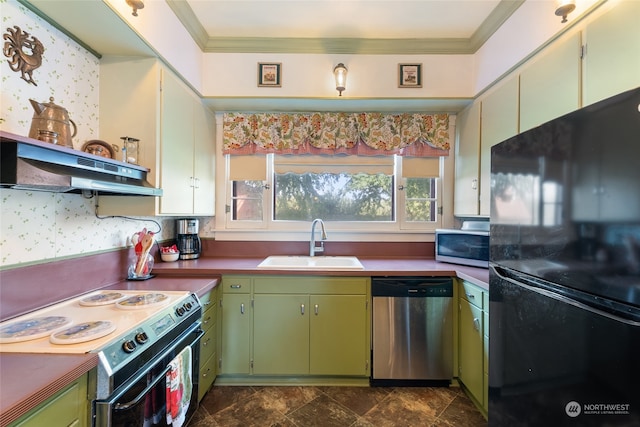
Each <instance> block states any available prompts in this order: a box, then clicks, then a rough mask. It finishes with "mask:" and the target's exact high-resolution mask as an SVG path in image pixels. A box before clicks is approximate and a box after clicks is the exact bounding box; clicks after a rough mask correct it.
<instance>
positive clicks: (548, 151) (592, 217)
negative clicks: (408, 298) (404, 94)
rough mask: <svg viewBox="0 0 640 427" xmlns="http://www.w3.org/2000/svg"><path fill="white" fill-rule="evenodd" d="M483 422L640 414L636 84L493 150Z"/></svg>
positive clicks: (594, 419)
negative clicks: (486, 393)
mask: <svg viewBox="0 0 640 427" xmlns="http://www.w3.org/2000/svg"><path fill="white" fill-rule="evenodd" d="M490 227H491V237H490V267H489V278H490V279H489V282H490V284H489V319H490V320H489V340H490V341H489V425H490V426H509V427H514V426H554V427H555V426H598V427H604V426H640V88H637V89H634V90H631V91H627V92H624V93H621V94H619V95H617V96H614V97H612V98H609V99H606V100H604V101H601V102H598V103H596V104H593V105H590V106H587V107H585V108H582V109H580V110H577V111H575V112H572V113H570V114H567V115H565V116H562V117H559V118H557V119H555V120H552V121H550V122H548V123H545V124H543V125H541V126H538V127H536V128H534V129H531V130H528V131H526V132H523V133H521V134H519V135H517V136H515V137H513V138H510V139H508V140H506V141H504V142H502V143H500V144H497V145H496V146H494V147H492V150H491V222H490Z"/></svg>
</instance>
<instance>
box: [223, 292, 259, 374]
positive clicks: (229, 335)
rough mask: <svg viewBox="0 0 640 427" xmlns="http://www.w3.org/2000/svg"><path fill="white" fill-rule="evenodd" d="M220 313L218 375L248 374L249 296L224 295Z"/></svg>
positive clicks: (249, 358) (249, 354)
mask: <svg viewBox="0 0 640 427" xmlns="http://www.w3.org/2000/svg"><path fill="white" fill-rule="evenodd" d="M220 313H221V321H222V337H221V347H220V348H221V350H220V360H221V363H220V373H221V374H249V373H250V372H251V317H252V316H251V315H252V310H251V296H250V295H249V294H227V293H224V294H223V296H222V303H221V307H220Z"/></svg>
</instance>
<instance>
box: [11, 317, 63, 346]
mask: <svg viewBox="0 0 640 427" xmlns="http://www.w3.org/2000/svg"><path fill="white" fill-rule="evenodd" d="M70 324H71V319H70V318H69V317H66V316H44V317H34V318H33V319H25V320H21V321H19V322H14V323H10V324H8V325H5V326H2V327H1V328H0V343H14V342H22V341H30V340H35V339H38V338H43V337H46V336H47V335H50V334H51V333H52V332H55V331H57V330H60V329H62V328H65V327H67V326H69V325H70Z"/></svg>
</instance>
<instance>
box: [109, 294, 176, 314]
mask: <svg viewBox="0 0 640 427" xmlns="http://www.w3.org/2000/svg"><path fill="white" fill-rule="evenodd" d="M167 302H169V297H168V296H167V295H165V294H158V293H150V294H139V295H134V296H132V297H129V298H127V299H124V300H121V301H118V302H116V307H118V308H121V309H123V310H137V309H142V308H149V307H153V306H156V305H161V304H165V303H167Z"/></svg>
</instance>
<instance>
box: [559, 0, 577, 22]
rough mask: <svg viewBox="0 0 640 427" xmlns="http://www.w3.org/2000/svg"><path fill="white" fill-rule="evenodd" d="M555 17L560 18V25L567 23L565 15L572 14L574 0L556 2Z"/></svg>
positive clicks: (574, 6)
mask: <svg viewBox="0 0 640 427" xmlns="http://www.w3.org/2000/svg"><path fill="white" fill-rule="evenodd" d="M557 4H558V7H557V8H556V15H557V16H562V21H560V22H561V23H563V24H564V23H565V22H567V15H568V14H570V13H571V12H573V11H574V10H575V8H576V0H560V1H558V2H557Z"/></svg>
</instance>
